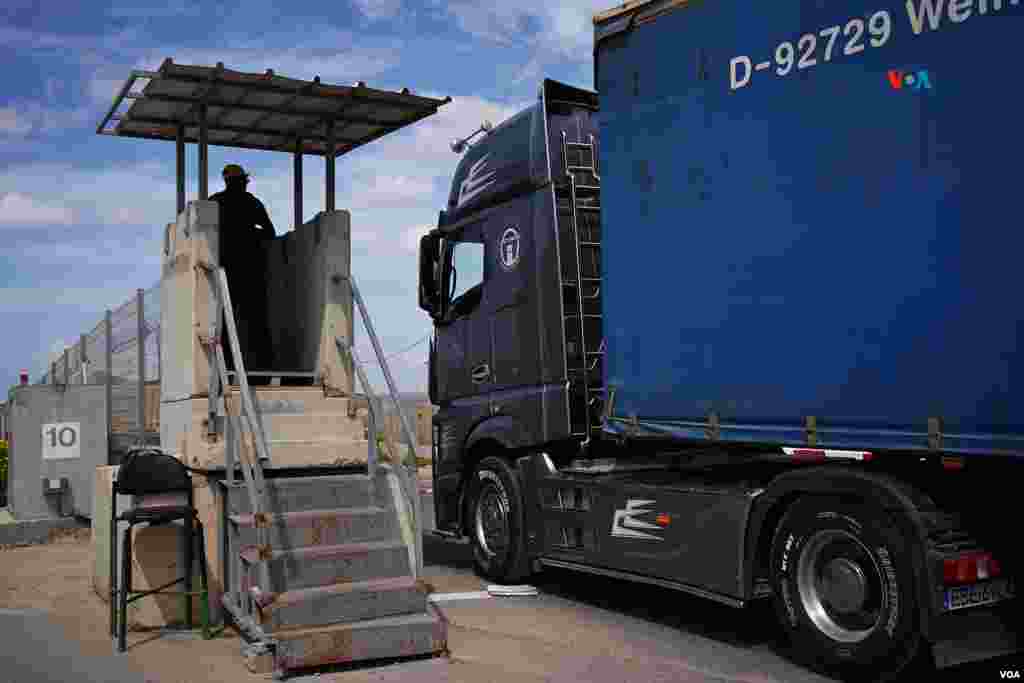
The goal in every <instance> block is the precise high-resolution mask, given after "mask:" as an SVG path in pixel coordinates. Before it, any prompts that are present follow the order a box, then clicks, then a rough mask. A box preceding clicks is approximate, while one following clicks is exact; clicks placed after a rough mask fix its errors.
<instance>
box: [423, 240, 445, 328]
mask: <svg viewBox="0 0 1024 683" xmlns="http://www.w3.org/2000/svg"><path fill="white" fill-rule="evenodd" d="M440 262H441V236H440V235H438V234H435V233H431V234H429V235H424V236H423V238H422V239H420V308H422V309H423V310H424V311H426V312H427V313H429V314H430V315H431V317H434V318H436V317H437V316H438V315H439V314H440V313H441V297H440V291H441V290H440V287H439V284H440V283H439V281H438V272H439V269H438V264H439V263H440Z"/></svg>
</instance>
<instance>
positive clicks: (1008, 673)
mask: <svg viewBox="0 0 1024 683" xmlns="http://www.w3.org/2000/svg"><path fill="white" fill-rule="evenodd" d="M999 677H1000V678H1005V679H1016V680H1018V681H1019V680H1020V671H1015V670H1008V669H1004V670H1003V671H1000V672H999Z"/></svg>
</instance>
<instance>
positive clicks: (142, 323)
mask: <svg viewBox="0 0 1024 683" xmlns="http://www.w3.org/2000/svg"><path fill="white" fill-rule="evenodd" d="M143 294H144V292H143V290H141V289H138V290H136V291H135V298H136V301H135V309H136V315H137V316H138V321H137V322H138V325H137V334H138V335H139V336H138V347H139V354H138V369H139V382H138V387H139V396H138V400H137V401H136V403H135V415H136V416H137V417H138V420H139V423H138V440H139V443H138V445H139V446H142V445H143V444H144V443H145V442H146V309H145V304H144V303H143Z"/></svg>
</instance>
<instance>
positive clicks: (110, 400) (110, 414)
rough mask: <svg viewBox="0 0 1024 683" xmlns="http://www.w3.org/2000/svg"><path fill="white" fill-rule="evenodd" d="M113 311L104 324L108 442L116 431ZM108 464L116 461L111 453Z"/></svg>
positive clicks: (108, 456) (109, 312)
mask: <svg viewBox="0 0 1024 683" xmlns="http://www.w3.org/2000/svg"><path fill="white" fill-rule="evenodd" d="M113 317H114V315H113V313H111V311H110V309H109V308H108V309H107V316H106V320H105V321H104V322H105V324H104V326H103V332H104V335H103V336H104V337H106V339H107V350H106V355H107V360H106V363H107V371H106V383H107V443H108V444H109V443H110V440H111V436H112V434H113V431H114V425H113V422H114V321H113ZM107 464H109V465H113V464H114V462H113V460H112V459H111V458H110V454H109V452H108V454H107Z"/></svg>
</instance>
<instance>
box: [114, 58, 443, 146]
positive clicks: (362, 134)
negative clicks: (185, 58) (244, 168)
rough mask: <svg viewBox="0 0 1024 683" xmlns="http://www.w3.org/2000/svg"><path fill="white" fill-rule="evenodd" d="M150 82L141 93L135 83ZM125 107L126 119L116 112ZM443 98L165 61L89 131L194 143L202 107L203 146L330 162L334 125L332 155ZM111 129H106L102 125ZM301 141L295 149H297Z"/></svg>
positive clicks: (422, 113) (421, 114) (424, 112)
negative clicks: (180, 134)
mask: <svg viewBox="0 0 1024 683" xmlns="http://www.w3.org/2000/svg"><path fill="white" fill-rule="evenodd" d="M140 79H149V83H148V84H147V85H146V86H145V87H144V88H143V89H142V91H141V92H138V93H136V92H132V90H131V89H132V85H133V84H134V83H135V81H136V80H140ZM125 100H128V101H131V106H130V107H129V108H128V110H127V111H126V112H124V113H123V114H120V115H118V114H117V113H116V112H117V110H118V107H120V106H121V104H122V103H123V102H124V101H125ZM450 101H451V98H450V97H446V98H444V99H433V98H429V97H420V96H417V95H413V94H411V93H410V92H409V90H408V89H403V90H402V91H401V92H391V91H386V90H376V89H373V88H368V87H366V84H365V83H361V82H360V83H357V84H356V85H354V86H342V85H324V84H321V83H320V77H319V76H317V77H316V78H315V79H313V80H312V81H301V80H296V79H293V78H284V77H281V76H276V75H274V72H273V71H272V70H267V72H266V73H262V74H253V73H244V72H241V71H232V70H230V69H225V68H224V65H223V64H217V66H216V67H205V66H188V65H184V64H175V63H173V61H172V60H170V59H166V60H164V63H163V64H161V66H160V69H159V70H158V71H155V72H153V71H133V72H132V74H131V77H130V78H129V79H128V81H127V82H126V83H125V84H124V86H123V87H122V89H121V92H120V94H119V95H118V96H117V98H116V99H115V100H114V104H113V106H112V107H111V108H110V111H109V112H108V113H107V115H106V116H105V117H104V119H103V121H102V122H101V123H100V125H99V127H98V128H97V129H96V132H97V133H99V134H101V135H117V136H121V137H134V138H146V139H151V140H168V141H175V140H178V137H177V136H178V131H179V129H182V130H183V137H184V141H185V142H193V143H201V134H200V128H201V126H200V124H201V120H202V111H203V109H204V105H205V118H206V128H207V137H206V142H207V143H208V144H210V145H218V146H222V147H239V148H246V149H262V150H268V151H275V152H301V153H302V154H312V155H321V156H328V157H329V156H330V155H331V151H332V150H331V149H330V147H331V145H330V143H329V142H328V139H329V136H330V134H331V131H330V130H329V123H331V122H333V125H334V130H333V134H334V141H335V144H334V149H333V156H334V157H338V156H341V155H342V154H345V153H346V152H350V151H352V150H353V149H355V148H357V147H359V146H361V145H365V144H366V143H368V142H371V141H373V140H376V139H377V138H379V137H382V136H384V135H387V134H388V133H391V132H393V131H396V130H398V129H400V128H402V127H404V126H407V125H409V124H411V123H415V122H416V121H419V120H420V119H423V118H426V117H427V116H430V115H431V114H434V113H436V112H437V110H438V109H439V108H440V107H441V106H442V105H444V104H447V103H448V102H450ZM111 122H113V123H114V124H115V125H114V126H113V127H112V128H110V127H109V126H108V124H110V123H111ZM297 141H301V148H299V147H297V146H296V145H297Z"/></svg>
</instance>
